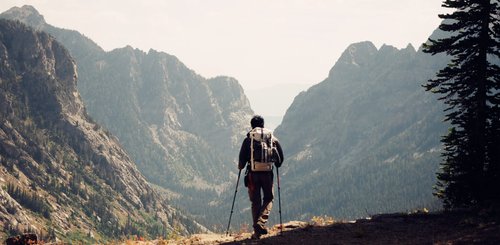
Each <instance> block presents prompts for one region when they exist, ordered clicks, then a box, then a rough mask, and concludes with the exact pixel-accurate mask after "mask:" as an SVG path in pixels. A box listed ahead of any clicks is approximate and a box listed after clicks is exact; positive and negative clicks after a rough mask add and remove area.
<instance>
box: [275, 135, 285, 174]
mask: <svg viewBox="0 0 500 245" xmlns="http://www.w3.org/2000/svg"><path fill="white" fill-rule="evenodd" d="M274 145H276V150H278V156H279V161H278V162H275V163H274V165H276V167H278V168H279V167H281V164H282V163H283V160H284V159H285V157H284V156H283V149H281V144H280V142H279V141H278V140H277V139H276V140H275V141H274Z"/></svg>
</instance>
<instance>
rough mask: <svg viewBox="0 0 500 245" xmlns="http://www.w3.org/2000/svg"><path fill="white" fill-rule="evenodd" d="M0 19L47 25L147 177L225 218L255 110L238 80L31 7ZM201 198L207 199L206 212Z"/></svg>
mask: <svg viewBox="0 0 500 245" xmlns="http://www.w3.org/2000/svg"><path fill="white" fill-rule="evenodd" d="M0 17H2V18H7V19H15V20H19V21H21V22H23V23H26V24H28V25H31V26H33V27H35V28H37V30H42V31H46V32H48V33H50V34H51V35H52V36H54V37H55V39H56V40H58V41H59V42H61V43H62V44H63V45H64V46H65V47H66V48H68V50H69V52H70V54H71V55H72V57H73V58H74V59H75V61H76V65H77V67H78V73H79V83H78V90H79V92H80V93H81V96H82V99H83V102H84V104H85V106H86V108H87V110H88V113H89V115H90V116H91V117H92V118H94V119H95V120H96V121H97V122H98V123H99V124H101V125H103V127H105V128H106V129H107V130H109V131H110V132H111V133H112V134H113V135H116V137H117V138H118V139H119V142H120V144H121V145H123V147H124V149H125V150H126V151H127V152H128V153H129V154H130V156H131V158H132V160H133V161H134V162H135V163H136V164H137V167H138V169H139V170H140V171H141V173H142V174H144V176H145V177H146V178H147V180H148V181H150V182H151V183H154V184H156V185H158V186H160V187H162V188H165V189H167V191H166V193H169V195H170V198H171V200H172V201H173V202H175V203H176V205H178V206H181V207H183V208H185V209H186V210H189V211H190V212H192V213H193V214H195V215H197V218H198V219H200V220H205V222H208V223H210V224H217V223H220V222H221V220H225V219H226V217H222V216H221V215H220V214H221V212H225V207H224V206H223V205H227V204H226V202H224V203H223V204H220V199H221V198H224V197H225V193H224V190H226V189H227V187H228V186H229V183H233V182H234V181H235V180H236V174H235V172H236V171H237V169H236V157H237V154H238V150H239V146H240V143H241V141H242V140H243V137H245V135H246V130H248V129H249V126H250V125H249V120H250V117H251V115H252V114H253V112H252V110H251V108H250V104H249V101H248V99H247V98H246V96H245V94H244V92H243V89H242V87H241V85H240V84H239V83H238V81H236V80H235V79H233V78H230V77H215V78H211V79H206V78H204V77H202V76H200V75H198V74H196V73H195V72H194V71H192V70H190V69H189V68H188V67H186V66H185V65H184V64H183V63H182V62H181V61H179V60H178V59H177V58H176V57H175V56H172V55H169V54H166V53H163V52H158V51H155V50H153V49H151V50H149V51H148V52H144V51H141V50H138V49H134V48H132V47H130V46H127V47H124V48H117V49H115V50H112V51H110V52H105V51H103V49H102V48H100V47H99V46H98V45H97V44H96V43H94V42H93V41H92V40H90V39H89V38H87V37H85V36H84V35H82V34H80V33H78V32H76V31H72V30H65V29H60V28H56V27H53V26H51V25H49V24H47V23H46V22H45V20H44V18H43V16H41V15H40V14H39V13H38V12H37V11H36V9H34V8H33V7H31V6H23V7H21V8H18V7H14V8H12V9H10V10H8V11H6V12H4V13H2V14H1V15H0ZM206 203H212V205H210V206H209V207H208V208H209V209H210V211H209V212H207V206H206ZM221 205H222V206H221ZM212 209H214V210H212Z"/></svg>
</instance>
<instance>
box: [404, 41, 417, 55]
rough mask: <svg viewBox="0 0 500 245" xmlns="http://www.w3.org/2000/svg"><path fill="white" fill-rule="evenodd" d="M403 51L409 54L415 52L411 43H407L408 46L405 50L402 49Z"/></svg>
mask: <svg viewBox="0 0 500 245" xmlns="http://www.w3.org/2000/svg"><path fill="white" fill-rule="evenodd" d="M403 50H405V51H408V52H410V53H416V52H417V50H416V49H415V47H413V45H412V44H411V43H408V45H406V48H404V49H403Z"/></svg>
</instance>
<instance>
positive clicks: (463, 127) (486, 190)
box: [424, 0, 500, 208]
mask: <svg viewBox="0 0 500 245" xmlns="http://www.w3.org/2000/svg"><path fill="white" fill-rule="evenodd" d="M443 7H446V8H451V9H454V12H453V13H450V14H441V15H439V17H440V18H442V19H443V20H444V21H443V23H442V24H441V25H440V26H439V29H441V30H442V31H445V32H448V34H449V36H448V37H446V38H443V39H438V40H432V39H429V43H428V44H427V45H425V47H424V51H425V52H427V53H431V54H433V55H434V54H437V53H446V54H447V55H449V56H450V57H451V61H450V63H449V64H448V66H447V67H445V68H443V69H442V70H440V71H439V72H438V73H437V76H436V78H434V79H431V80H429V81H428V82H427V84H425V85H424V87H425V88H426V90H427V91H432V92H434V93H439V94H442V95H443V96H442V97H440V100H443V101H444V103H445V104H446V106H447V108H446V110H445V112H446V113H447V114H446V120H447V121H449V122H450V123H451V125H452V126H451V128H450V130H449V132H448V134H447V135H445V136H444V137H443V138H442V143H443V144H444V152H443V154H442V156H443V162H442V163H441V164H442V171H441V172H440V173H438V176H437V177H438V184H437V190H436V191H437V192H436V193H435V194H436V195H437V196H439V197H441V198H442V199H443V201H444V204H445V206H446V207H448V208H453V207H475V206H478V205H482V204H484V202H485V201H487V200H491V199H499V196H498V191H494V189H497V188H498V186H499V185H498V184H500V183H498V182H499V180H498V176H499V172H498V171H499V157H498V154H499V153H498V150H499V149H498V147H499V145H500V142H499V137H498V136H499V135H500V134H499V125H500V123H499V115H500V113H499V109H498V108H499V105H500V95H499V92H500V87H499V84H500V79H499V76H500V69H499V67H498V60H499V57H500V45H499V43H500V32H499V25H500V24H499V21H500V18H499V14H500V8H499V3H498V0H491V1H490V0H445V1H444V2H443ZM495 63H496V64H495ZM495 192H496V193H495Z"/></svg>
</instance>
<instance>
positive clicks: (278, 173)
mask: <svg viewBox="0 0 500 245" xmlns="http://www.w3.org/2000/svg"><path fill="white" fill-rule="evenodd" d="M278 169H279V168H278V167H277V168H276V176H277V177H278V207H279V209H278V211H279V213H280V229H281V235H283V222H281V194H280V191H281V187H280V171H279V170H278Z"/></svg>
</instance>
